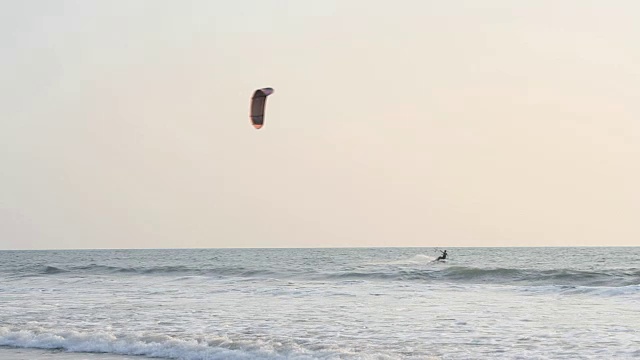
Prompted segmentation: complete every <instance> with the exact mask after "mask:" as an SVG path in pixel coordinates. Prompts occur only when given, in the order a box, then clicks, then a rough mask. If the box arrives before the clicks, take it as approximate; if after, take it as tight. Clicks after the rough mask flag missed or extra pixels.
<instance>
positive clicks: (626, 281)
mask: <svg viewBox="0 0 640 360" xmlns="http://www.w3.org/2000/svg"><path fill="white" fill-rule="evenodd" d="M15 271H16V272H14V276H19V277H33V276H91V275H112V276H117V275H123V276H126V275H144V276H178V277H191V276H206V277H212V278H245V279H253V278H259V279H265V278H270V279H288V280H295V279H298V280H308V281H345V280H358V281H420V282H428V283H434V282H446V283H471V284H505V285H514V284H515V285H517V284H523V285H568V286H609V287H621V286H631V285H640V269H638V268H627V269H598V270H576V269H531V268H529V269H527V268H507V267H492V268H487V267H472V266H457V265H449V264H430V263H426V264H425V263H403V264H397V263H383V264H364V265H359V266H349V267H342V268H340V267H338V268H327V267H325V268H324V269H323V268H304V269H302V268H300V267H292V268H287V267H280V268H269V269H266V268H260V267H255V268H250V267H247V266H211V265H208V266H201V267H198V266H195V265H191V266H186V265H172V266H169V265H167V266H127V267H120V266H110V265H100V264H87V265H75V266H67V267H64V266H58V265H56V266H54V265H38V266H36V267H32V268H29V269H16V270H15Z"/></svg>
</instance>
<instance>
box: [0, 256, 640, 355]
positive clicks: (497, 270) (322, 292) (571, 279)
mask: <svg viewBox="0 0 640 360" xmlns="http://www.w3.org/2000/svg"><path fill="white" fill-rule="evenodd" d="M448 250H449V254H450V259H449V260H448V262H446V263H439V262H433V259H434V258H435V257H436V256H437V255H438V253H436V252H435V251H434V249H425V248H376V249H225V250H221V249H193V250H93V251H88V250H87V251H3V252H0V346H11V347H28V348H44V349H58V350H62V351H72V352H99V353H107V354H123V355H144V356H153V357H160V358H166V359H189V360H191V359H289V358H291V359H400V358H411V359H495V358H502V359H518V358H520V359H547V358H548V359H562V358H565V359H591V358H592V359H602V358H617V359H627V358H638V357H640V248H460V249H448Z"/></svg>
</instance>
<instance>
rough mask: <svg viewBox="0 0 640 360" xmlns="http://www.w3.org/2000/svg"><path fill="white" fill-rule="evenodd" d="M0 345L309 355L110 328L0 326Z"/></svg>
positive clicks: (195, 357)
mask: <svg viewBox="0 0 640 360" xmlns="http://www.w3.org/2000/svg"><path fill="white" fill-rule="evenodd" d="M0 346H10V347H19V348H35V349H64V350H66V351H69V352H85V353H109V354H119V355H144V356H150V357H157V358H164V359H183V360H205V359H206V360H216V359H231V360H247V359H300V360H302V359H312V358H314V357H313V356H311V355H310V354H308V353H305V352H306V350H304V349H301V348H290V349H287V350H288V351H284V352H282V349H280V353H278V352H276V349H275V347H274V346H273V344H270V343H269V342H265V341H255V342H253V343H247V342H244V343H243V342H234V341H232V340H230V339H228V338H209V339H200V340H196V339H190V340H184V339H176V338H172V337H170V336H166V335H160V336H158V335H152V336H137V337H133V336H130V335H116V334H114V333H111V332H95V333H82V332H77V331H64V330H63V331H47V330H45V329H39V330H12V329H9V328H7V327H0Z"/></svg>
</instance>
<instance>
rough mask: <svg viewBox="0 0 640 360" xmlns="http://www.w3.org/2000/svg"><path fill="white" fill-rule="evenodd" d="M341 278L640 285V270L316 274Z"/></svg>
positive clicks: (409, 270)
mask: <svg viewBox="0 0 640 360" xmlns="http://www.w3.org/2000/svg"><path fill="white" fill-rule="evenodd" d="M322 277H326V278H329V279H342V280H347V279H348V280H381V281H384V280H396V281H423V282H430V283H432V282H448V283H470V284H503V285H518V284H520V285H572V286H613V287H620V286H631V285H639V284H640V270H637V269H635V270H632V271H629V270H608V271H581V270H573V269H552V270H536V269H514V268H477V267H466V266H450V267H445V268H439V269H420V268H407V267H403V268H398V269H389V270H388V271H368V272H367V271H347V272H335V273H330V274H324V275H322V276H316V278H317V279H321V278H322Z"/></svg>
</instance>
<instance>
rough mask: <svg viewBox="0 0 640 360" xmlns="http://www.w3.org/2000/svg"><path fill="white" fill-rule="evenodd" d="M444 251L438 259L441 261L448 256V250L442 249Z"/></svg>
mask: <svg viewBox="0 0 640 360" xmlns="http://www.w3.org/2000/svg"><path fill="white" fill-rule="evenodd" d="M440 252H441V253H442V255H440V256H438V258H437V259H436V261H440V260H445V259H446V258H447V250H445V251H440Z"/></svg>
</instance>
